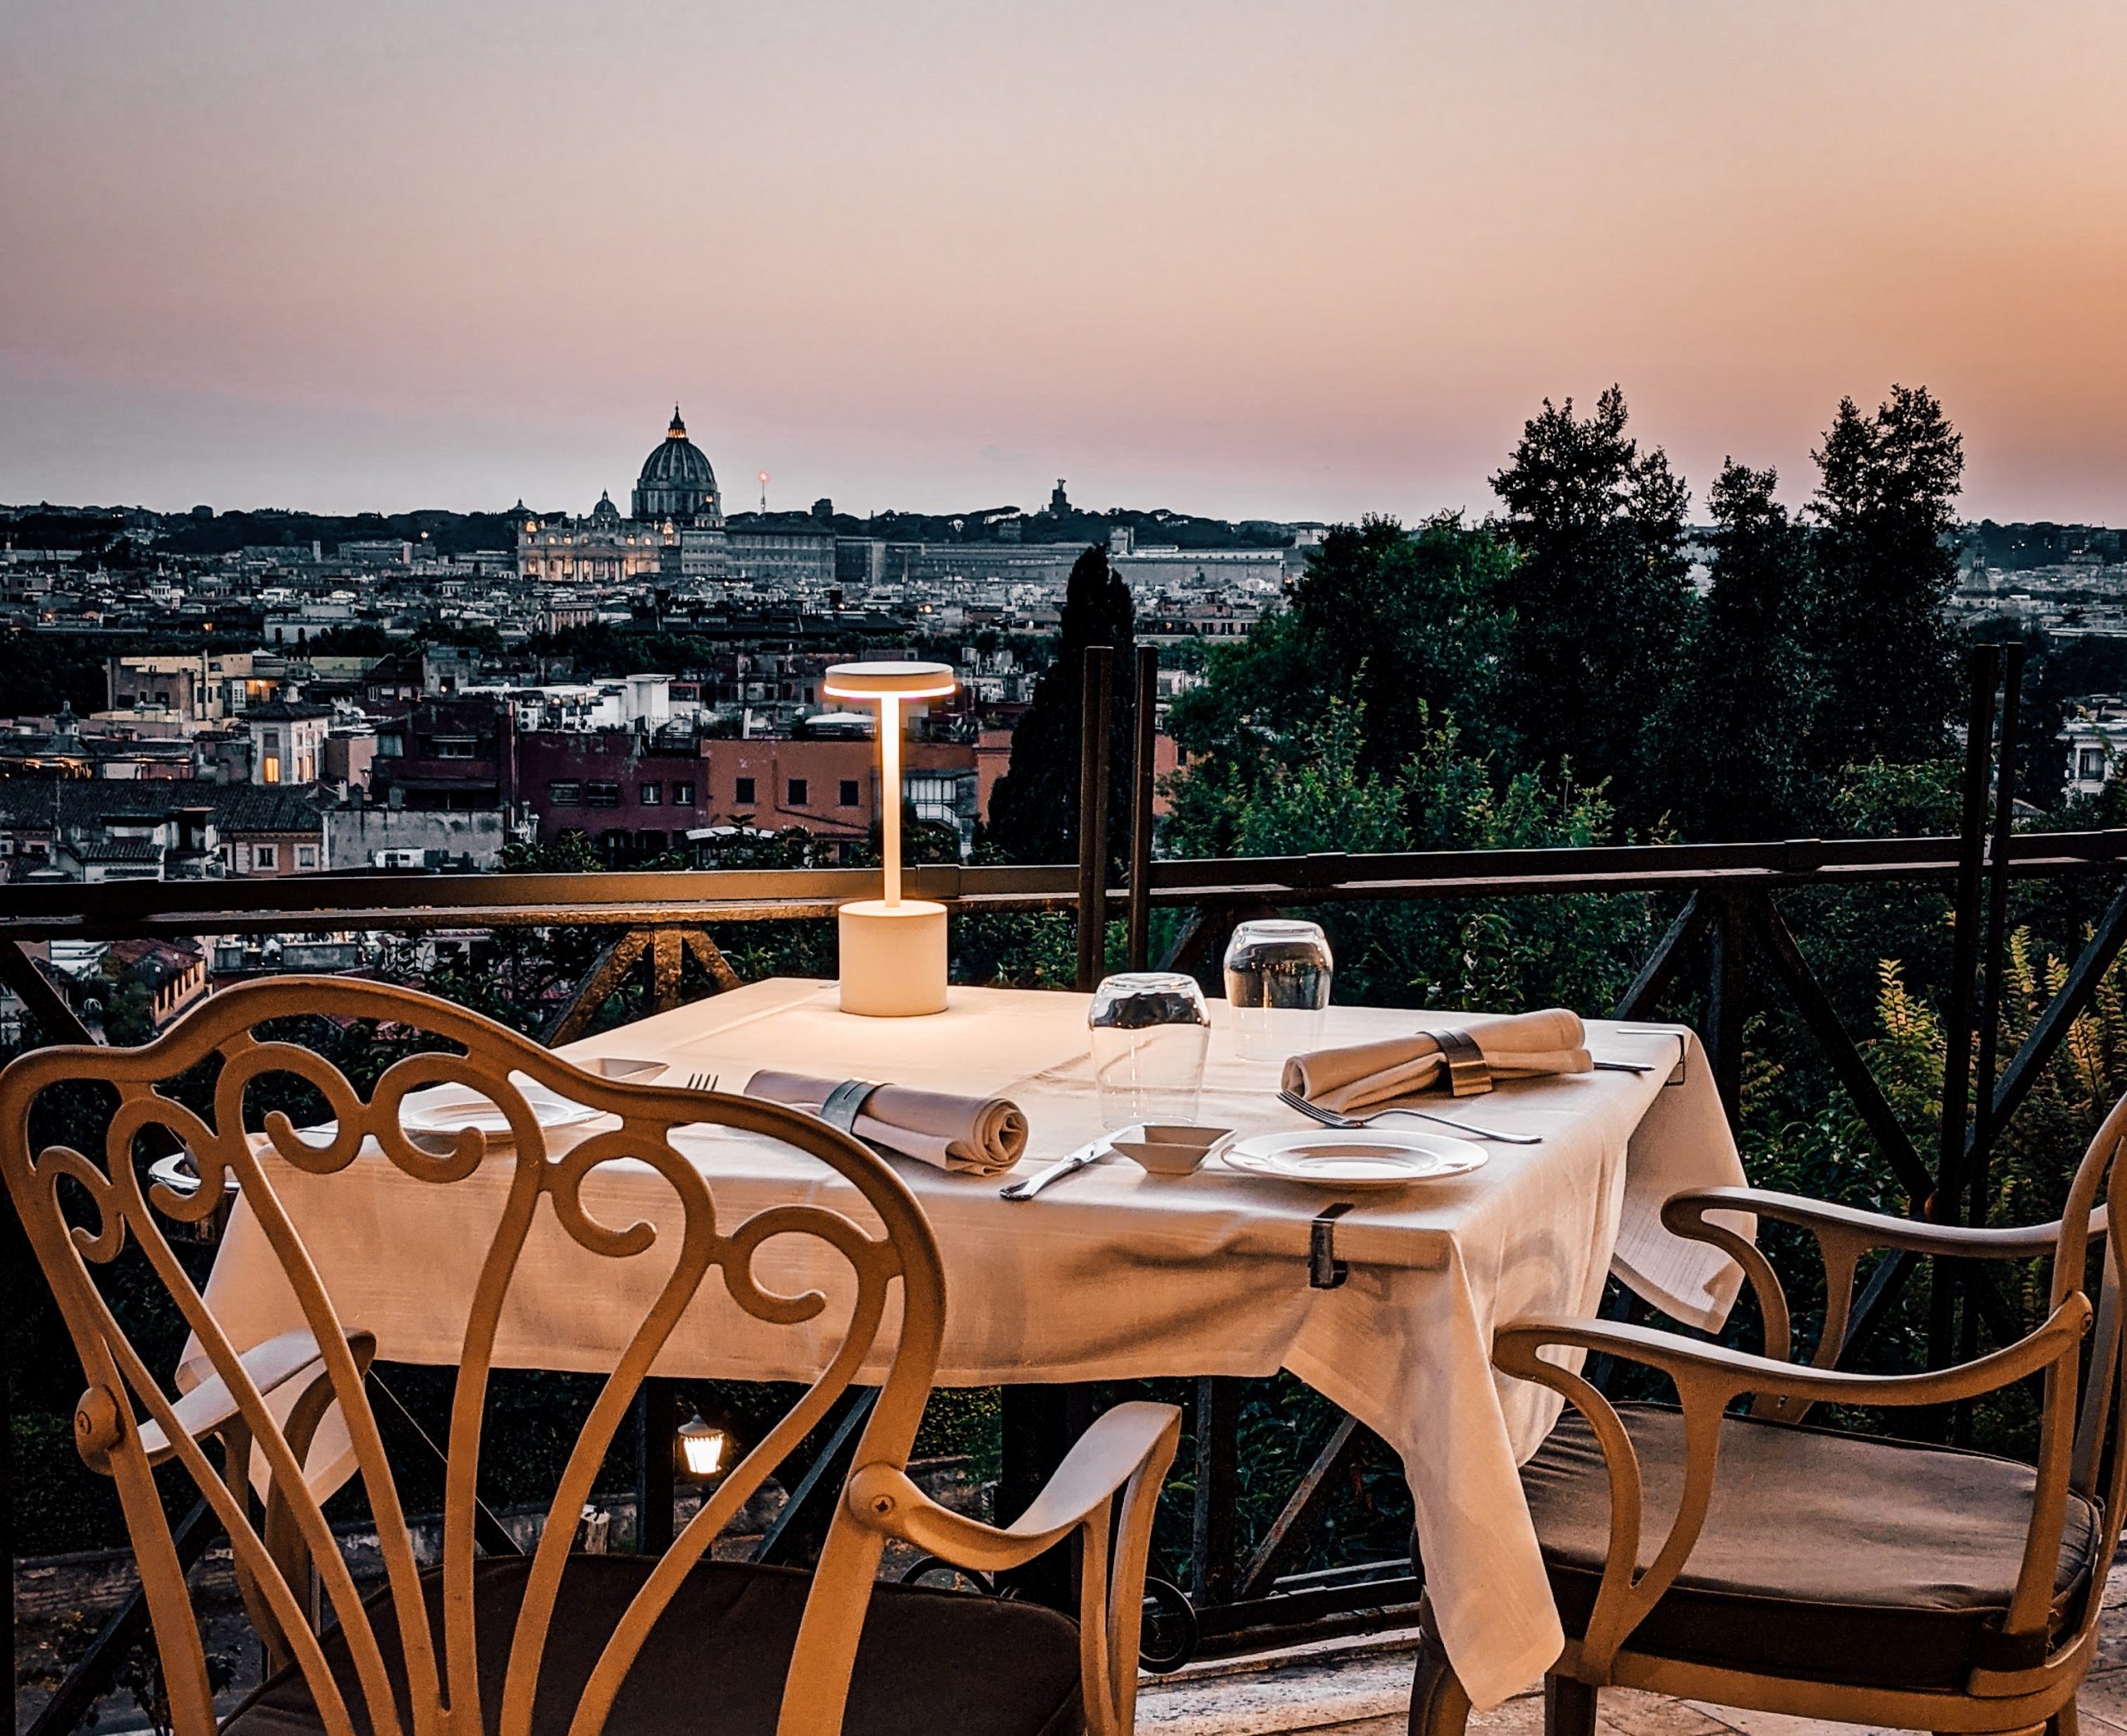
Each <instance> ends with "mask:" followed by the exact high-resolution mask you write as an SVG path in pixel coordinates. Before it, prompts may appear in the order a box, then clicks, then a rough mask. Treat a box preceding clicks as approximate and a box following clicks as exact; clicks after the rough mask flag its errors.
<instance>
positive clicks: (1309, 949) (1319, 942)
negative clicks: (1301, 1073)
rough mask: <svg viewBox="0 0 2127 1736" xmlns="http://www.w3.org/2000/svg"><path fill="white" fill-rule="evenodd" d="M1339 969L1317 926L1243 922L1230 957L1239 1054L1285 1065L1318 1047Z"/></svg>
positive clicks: (1230, 999)
mask: <svg viewBox="0 0 2127 1736" xmlns="http://www.w3.org/2000/svg"><path fill="white" fill-rule="evenodd" d="M1335 969H1336V961H1335V960H1334V959H1333V958H1331V957H1330V954H1329V936H1328V935H1327V934H1324V933H1323V932H1322V929H1321V928H1320V927H1319V925H1318V924H1314V923H1312V922H1298V921H1293V920H1289V919H1286V918H1285V917H1266V918H1264V919H1261V920H1260V921H1255V922H1244V923H1241V924H1238V925H1237V926H1236V927H1235V929H1234V931H1233V939H1232V940H1231V942H1229V943H1228V944H1227V946H1226V1003H1227V1004H1228V1005H1229V1006H1231V1008H1233V1022H1234V1050H1235V1053H1236V1054H1238V1055H1240V1056H1241V1057H1244V1058H1245V1059H1247V1060H1251V1061H1282V1060H1284V1059H1285V1057H1287V1056H1289V1055H1297V1054H1299V1053H1301V1052H1304V1051H1305V1050H1308V1049H1311V1048H1314V1047H1317V1046H1319V1044H1320V1042H1321V1041H1322V1027H1323V1023H1324V1019H1323V1011H1324V1008H1327V1007H1328V1006H1329V979H1330V978H1331V977H1332V976H1333V975H1334V973H1335Z"/></svg>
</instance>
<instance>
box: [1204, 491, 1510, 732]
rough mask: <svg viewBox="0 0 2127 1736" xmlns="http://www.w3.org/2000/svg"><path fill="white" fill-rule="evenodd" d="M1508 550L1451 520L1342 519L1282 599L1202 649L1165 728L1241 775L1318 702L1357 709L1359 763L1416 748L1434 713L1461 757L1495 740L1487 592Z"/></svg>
mask: <svg viewBox="0 0 2127 1736" xmlns="http://www.w3.org/2000/svg"><path fill="white" fill-rule="evenodd" d="M1513 562H1514V553H1513V551H1512V550H1511V548H1510V547H1508V546H1507V545H1506V543H1505V542H1502V541H1501V539H1500V538H1499V537H1497V536H1496V535H1495V534H1494V532H1492V531H1491V528H1489V527H1484V526H1471V525H1466V524H1465V523H1463V522H1462V520H1461V515H1460V514H1456V513H1446V514H1442V515H1441V516H1439V517H1435V518H1432V519H1428V520H1427V522H1425V523H1424V524H1423V525H1422V526H1421V527H1419V528H1418V529H1417V530H1416V531H1414V532H1409V533H1406V532H1404V530H1403V528H1402V526H1401V525H1399V524H1398V522H1396V521H1395V520H1394V519H1393V518H1368V520H1366V521H1365V522H1364V523H1363V524H1361V525H1358V526H1357V527H1353V526H1350V525H1340V526H1338V527H1336V528H1334V529H1333V530H1331V531H1330V532H1329V534H1328V535H1327V536H1326V537H1324V539H1323V542H1322V545H1321V547H1319V548H1317V549H1315V550H1314V551H1312V552H1310V553H1309V557H1308V565H1307V571H1306V572H1305V574H1304V576H1302V577H1301V579H1300V581H1299V583H1298V584H1297V585H1296V586H1294V589H1293V593H1292V601H1291V606H1290V607H1289V608H1288V609H1285V610H1283V611H1277V612H1275V613H1272V614H1270V615H1266V616H1265V618H1264V620H1262V621H1261V622H1260V624H1259V625H1257V627H1256V629H1255V631H1254V632H1253V633H1251V634H1250V635H1249V636H1248V637H1247V638H1246V639H1245V640H1241V641H1240V643H1238V644H1236V645H1219V646H1214V647H1211V649H1210V650H1209V651H1208V653H1207V655H1206V672H1207V675H1208V679H1207V680H1206V683H1205V684H1203V685H1202V686H1201V687H1198V688H1196V689H1192V690H1191V691H1189V692H1187V693H1185V694H1182V695H1181V697H1180V698H1178V699H1176V701H1175V703H1174V704H1173V706H1172V709H1170V712H1169V714H1168V723H1167V728H1168V731H1169V733H1171V734H1172V736H1173V737H1174V738H1175V740H1176V743H1177V744H1178V745H1179V746H1180V747H1181V750H1182V751H1183V752H1184V753H1188V754H1191V755H1205V754H1210V753H1219V754H1221V755H1224V756H1226V757H1228V758H1233V759H1236V760H1237V761H1239V762H1240V763H1241V764H1242V765H1243V766H1245V767H1248V768H1250V770H1253V769H1254V768H1255V767H1257V766H1258V765H1260V761H1261V758H1262V755H1263V752H1264V749H1265V747H1266V746H1267V745H1268V744H1270V743H1275V741H1276V740H1277V739H1278V738H1280V736H1282V735H1284V734H1285V733H1287V732H1289V731H1290V730H1292V729H1293V728H1296V727H1298V726H1299V725H1301V724H1303V723H1305V722H1306V721H1307V720H1308V719H1309V718H1314V717H1316V716H1318V715H1319V713H1320V711H1321V709H1322V706H1323V704H1324V701H1325V700H1328V699H1343V700H1348V701H1350V702H1352V703H1353V704H1357V705H1358V706H1360V707H1361V708H1363V709H1364V711H1365V713H1366V715H1367V717H1368V719H1369V721H1370V728H1368V731H1367V733H1366V735H1365V737H1364V738H1363V740H1362V742H1361V743H1360V746H1359V757H1360V759H1361V761H1362V763H1363V765H1364V767H1365V768H1366V769H1367V770H1368V771H1369V772H1391V771H1393V769H1395V768H1396V767H1398V766H1400V765H1401V764H1402V763H1403V762H1404V761H1405V760H1407V759H1408V758H1410V757H1411V756H1412V754H1413V753H1417V752H1419V751H1420V750H1421V748H1422V746H1423V743H1424V739H1425V735H1426V732H1427V728H1429V727H1430V724H1431V722H1432V719H1436V718H1437V719H1439V720H1440V721H1442V722H1443V723H1445V722H1448V721H1452V722H1453V723H1455V724H1456V726H1457V727H1458V728H1460V730H1461V735H1462V738H1463V739H1464V740H1465V741H1466V742H1467V743H1469V744H1470V746H1471V749H1472V751H1474V752H1477V753H1489V752H1491V751H1493V750H1494V749H1496V748H1501V747H1503V746H1505V745H1506V742H1507V741H1508V739H1509V738H1510V734H1511V733H1510V732H1508V731H1507V730H1506V728H1504V727H1503V725H1502V724H1501V720H1500V717H1499V711H1498V705H1497V689H1498V683H1499V672H1500V668H1501V660H1502V659H1503V658H1504V657H1505V655H1506V650H1507V645H1508V632H1509V629H1510V626H1511V622H1510V621H1509V620H1508V618H1507V616H1506V613H1505V612H1504V611H1503V609H1502V607H1501V603H1500V601H1499V598H1500V595H1501V591H1502V590H1503V589H1504V587H1505V586H1506V580H1507V575H1508V573H1509V571H1510V570H1511V567H1512V566H1513Z"/></svg>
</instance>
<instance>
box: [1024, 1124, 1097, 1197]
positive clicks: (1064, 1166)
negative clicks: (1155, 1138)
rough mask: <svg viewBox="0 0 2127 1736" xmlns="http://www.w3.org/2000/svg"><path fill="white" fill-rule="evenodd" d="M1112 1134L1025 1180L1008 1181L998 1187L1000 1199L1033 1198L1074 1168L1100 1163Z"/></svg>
mask: <svg viewBox="0 0 2127 1736" xmlns="http://www.w3.org/2000/svg"><path fill="white" fill-rule="evenodd" d="M1109 1145H1110V1136H1109V1135H1107V1134H1103V1135H1101V1136H1100V1137H1099V1138H1098V1139H1097V1140H1093V1141H1091V1142H1090V1143H1088V1144H1087V1145H1081V1146H1079V1147H1078V1150H1076V1151H1073V1153H1072V1154H1071V1155H1069V1156H1068V1157H1059V1158H1058V1159H1057V1160H1056V1161H1055V1162H1054V1163H1053V1164H1051V1165H1049V1167H1048V1168H1047V1169H1046V1170H1040V1171H1039V1172H1037V1173H1036V1174H1032V1175H1029V1176H1028V1177H1026V1178H1025V1179H1024V1180H1020V1181H1014V1182H1008V1183H1007V1184H1005V1186H1003V1187H1001V1188H1000V1189H998V1190H997V1197H998V1198H999V1199H1033V1198H1034V1195H1035V1194H1039V1192H1040V1191H1041V1190H1042V1189H1044V1188H1045V1187H1047V1186H1048V1185H1049V1183H1051V1182H1052V1181H1061V1180H1062V1179H1063V1178H1064V1177H1065V1176H1067V1175H1068V1174H1070V1173H1071V1172H1072V1171H1073V1170H1083V1169H1084V1168H1085V1167H1086V1165H1088V1164H1093V1163H1098V1162H1099V1161H1100V1160H1101V1159H1102V1158H1103V1157H1105V1156H1107V1155H1108V1149H1109Z"/></svg>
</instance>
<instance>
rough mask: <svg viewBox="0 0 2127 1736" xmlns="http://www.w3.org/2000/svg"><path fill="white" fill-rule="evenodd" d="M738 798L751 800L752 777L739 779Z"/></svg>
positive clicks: (743, 800) (752, 789)
mask: <svg viewBox="0 0 2127 1736" xmlns="http://www.w3.org/2000/svg"><path fill="white" fill-rule="evenodd" d="M738 799H739V801H741V802H751V801H752V800H753V799H754V781H753V779H752V778H750V777H742V778H740V779H739V790H738Z"/></svg>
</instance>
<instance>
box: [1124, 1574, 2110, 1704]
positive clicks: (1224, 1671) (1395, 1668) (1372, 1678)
mask: <svg viewBox="0 0 2127 1736" xmlns="http://www.w3.org/2000/svg"><path fill="white" fill-rule="evenodd" d="M1416 1643H1417V1635H1415V1634H1414V1633H1410V1632H1404V1633H1399V1634H1389V1635H1368V1636H1365V1637H1355V1638H1349V1639H1343V1640H1325V1641H1324V1642H1322V1643H1321V1644H1319V1645H1308V1646H1301V1647H1299V1648H1297V1649H1295V1650H1293V1651H1290V1652H1286V1653H1280V1654H1278V1655H1275V1656H1269V1657H1255V1658H1228V1659H1220V1660H1216V1661H1214V1662H1211V1663H1206V1664H1201V1665H1191V1666H1190V1667H1189V1668H1187V1669H1186V1670H1179V1671H1177V1672H1176V1674H1175V1675H1171V1676H1163V1677H1159V1678H1157V1679H1154V1680H1148V1681H1147V1684H1146V1685H1145V1686H1144V1687H1143V1689H1141V1690H1140V1693H1139V1696H1138V1701H1137V1729H1139V1731H1141V1732H1142V1733H1143V1736H1298V1733H1300V1732H1309V1733H1319V1736H1403V1733H1404V1731H1405V1729H1406V1728H1407V1725H1406V1719H1407V1714H1408V1712H1409V1709H1410V1695H1411V1670H1412V1650H1413V1648H1414V1647H1415V1645H1416ZM2078 1704H2079V1709H2080V1712H2081V1714H2082V1725H2083V1729H2084V1731H2085V1733H2086V1736H2127V1564H2123V1565H2122V1566H2120V1567H2115V1569H2114V1570H2113V1572H2112V1577H2111V1579H2110V1582H2108V1584H2107V1586H2106V1589H2105V1616H2104V1633H2103V1637H2102V1640H2101V1641H2100V1648H2099V1654H2098V1661H2097V1667H2096V1668H2095V1670H2093V1671H2092V1672H2091V1675H2090V1680H2089V1681H2088V1682H2087V1683H2085V1685H2084V1688H2083V1692H2082V1695H2081V1698H2080V1701H2079V1703H2078ZM1598 1717H1599V1727H1600V1729H1601V1730H1602V1731H1603V1732H1604V1736H1831V1733H1835V1732H1851V1731H1853V1730H1854V1729H1865V1728H1866V1727H1865V1726H1854V1725H1849V1724H1823V1723H1820V1722H1818V1721H1816V1720H1815V1719H1806V1718H1790V1717H1786V1716H1785V1715H1782V1714H1776V1713H1770V1712H1745V1711H1738V1710H1736V1709H1733V1708H1731V1707H1727V1706H1715V1705H1707V1704H1702V1703H1701V1702H1699V1701H1697V1700H1682V1699H1672V1698H1670V1697H1669V1696H1668V1695H1667V1694H1641V1693H1636V1692H1633V1691H1632V1690H1630V1689H1622V1688H1619V1689H1607V1690H1605V1691H1604V1694H1603V1695H1602V1698H1601V1699H1600V1701H1599V1714H1598ZM1543 1728H1544V1696H1543V1694H1542V1692H1541V1691H1540V1689H1532V1690H1531V1691H1530V1692H1529V1693H1527V1694H1521V1695H1520V1696H1519V1697H1517V1698H1515V1699H1511V1700H1509V1701H1508V1702H1507V1703H1506V1704H1505V1705H1503V1706H1500V1707H1496V1708H1495V1709H1493V1710H1491V1711H1490V1712H1481V1713H1478V1714H1475V1715H1473V1716H1472V1717H1471V1719H1470V1730H1471V1736H1542V1731H1543Z"/></svg>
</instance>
